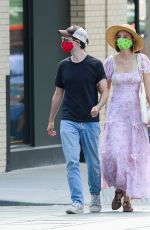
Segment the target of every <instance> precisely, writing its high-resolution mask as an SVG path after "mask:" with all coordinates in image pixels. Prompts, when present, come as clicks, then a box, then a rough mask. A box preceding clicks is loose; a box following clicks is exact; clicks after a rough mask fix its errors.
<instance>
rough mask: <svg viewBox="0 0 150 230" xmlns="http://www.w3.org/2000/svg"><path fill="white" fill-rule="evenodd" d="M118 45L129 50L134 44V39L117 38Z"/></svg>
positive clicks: (121, 48)
mask: <svg viewBox="0 0 150 230" xmlns="http://www.w3.org/2000/svg"><path fill="white" fill-rule="evenodd" d="M117 46H118V47H119V49H120V50H127V49H129V48H131V46H133V41H132V40H131V39H128V38H118V39H117Z"/></svg>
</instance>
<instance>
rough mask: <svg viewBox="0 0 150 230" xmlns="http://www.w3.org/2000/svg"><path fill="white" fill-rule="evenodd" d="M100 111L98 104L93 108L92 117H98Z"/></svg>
mask: <svg viewBox="0 0 150 230" xmlns="http://www.w3.org/2000/svg"><path fill="white" fill-rule="evenodd" d="M98 113H99V108H98V106H97V105H96V106H94V107H93V108H92V109H91V116H92V117H97V116H98Z"/></svg>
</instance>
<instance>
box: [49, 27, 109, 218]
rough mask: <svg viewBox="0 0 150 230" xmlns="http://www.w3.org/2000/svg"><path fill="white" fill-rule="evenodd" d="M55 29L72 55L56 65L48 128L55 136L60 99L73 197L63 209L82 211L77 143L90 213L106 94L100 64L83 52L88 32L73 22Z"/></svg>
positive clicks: (96, 207)
mask: <svg viewBox="0 0 150 230" xmlns="http://www.w3.org/2000/svg"><path fill="white" fill-rule="evenodd" d="M58 32H59V34H60V35H61V36H63V37H62V43H61V47H62V49H63V50H64V52H66V53H70V54H71V56H69V57H68V58H66V59H64V60H62V61H61V62H60V63H59V66H58V70H57V75H56V81H55V85H56V89H55V92H54V95H53V98H52V104H51V112H50V116H49V123H48V127H47V131H48V135H50V136H55V135H56V131H55V130H54V119H55V116H56V114H57V111H58V109H59V107H60V104H61V102H62V101H63V107H62V120H61V124H60V135H61V142H62V148H63V152H64V156H65V159H66V163H67V178H68V184H69V188H70V194H71V200H72V206H71V208H70V209H69V210H67V211H66V212H67V213H68V214H76V213H82V212H83V205H84V198H83V190H82V182H81V177H80V170H79V158H80V143H81V145H82V149H83V153H84V157H85V160H86V163H87V167H88V184H89V191H90V194H91V203H90V212H100V211H101V202H100V190H101V180H100V178H101V175H100V162H99V154H98V143H99V134H100V127H99V111H100V109H101V108H102V106H103V105H104V104H105V103H106V101H107V97H108V89H107V82H106V78H105V73H104V69H103V65H102V63H101V62H100V61H99V60H98V59H96V58H94V57H92V56H90V55H87V54H86V52H85V47H86V44H87V43H88V35H87V32H86V31H85V30H84V29H83V28H81V27H79V26H77V25H73V26H71V27H69V28H68V29H66V30H59V31H58ZM98 90H99V92H100V99H99V102H98Z"/></svg>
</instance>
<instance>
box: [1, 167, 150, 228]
mask: <svg viewBox="0 0 150 230" xmlns="http://www.w3.org/2000/svg"><path fill="white" fill-rule="evenodd" d="M81 175H82V180H83V188H84V194H85V209H84V214H80V215H67V214H66V213H65V210H66V209H67V208H68V207H69V205H70V195H69V190H68V185H67V180H66V169H65V165H64V164H61V165H53V166H46V167H39V168H32V169H22V170H15V171H11V172H8V173H3V174H0V201H1V206H0V229H1V230H50V229H59V230H71V229H72V230H79V229H80V230H81V229H82V230H85V229H89V228H91V229H92V228H93V229H94V230H97V229H98V230H111V229H115V230H137V229H138V230H150V205H149V200H147V201H146V200H144V201H134V202H133V207H134V212H133V213H123V212H122V209H120V210H119V211H112V210H111V206H110V203H111V199H112V197H113V190H110V189H109V190H106V191H105V192H104V191H102V194H101V195H102V205H103V208H102V212H101V213H98V214H90V213H89V207H88V204H89V201H90V196H89V192H88V185H87V172H86V164H84V163H82V164H81ZM4 205H5V206H4Z"/></svg>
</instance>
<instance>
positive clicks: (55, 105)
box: [47, 87, 64, 136]
mask: <svg viewBox="0 0 150 230" xmlns="http://www.w3.org/2000/svg"><path fill="white" fill-rule="evenodd" d="M63 97H64V89H62V88H59V87H56V89H55V92H54V95H53V97H52V104H51V111H50V115H49V122H48V127H47V132H48V135H49V136H55V135H56V131H55V130H54V120H55V117H56V114H57V112H58V110H59V108H60V105H61V102H62V100H63Z"/></svg>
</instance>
